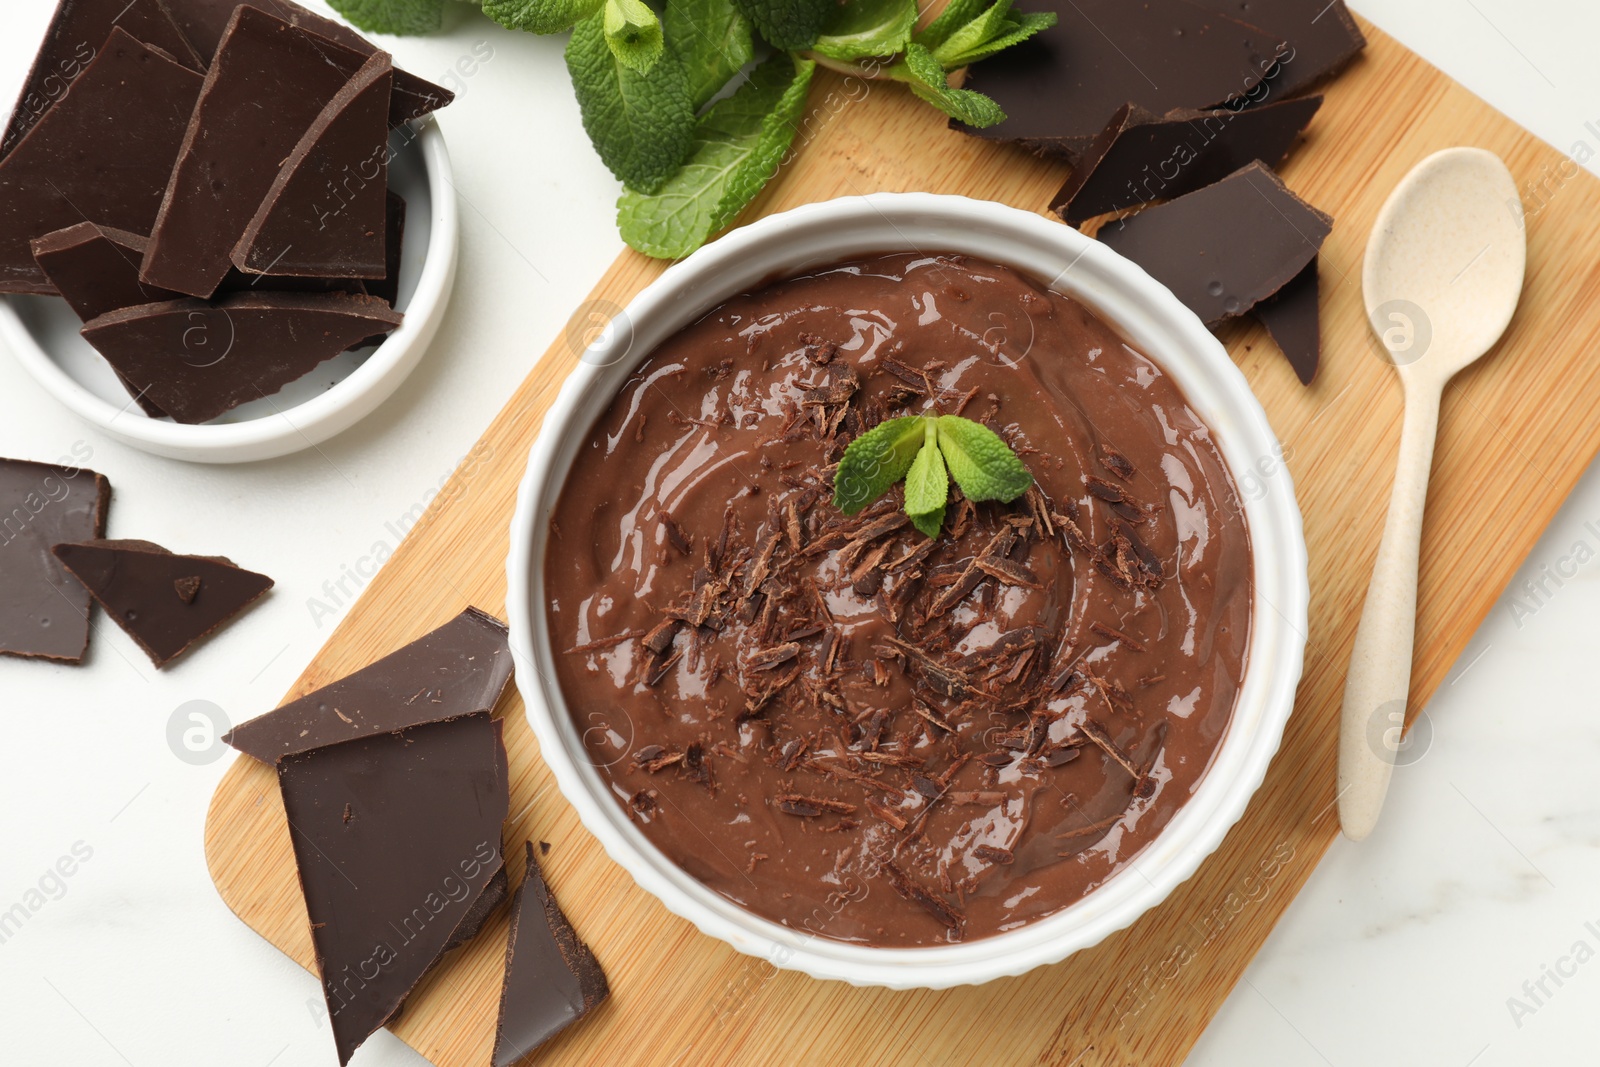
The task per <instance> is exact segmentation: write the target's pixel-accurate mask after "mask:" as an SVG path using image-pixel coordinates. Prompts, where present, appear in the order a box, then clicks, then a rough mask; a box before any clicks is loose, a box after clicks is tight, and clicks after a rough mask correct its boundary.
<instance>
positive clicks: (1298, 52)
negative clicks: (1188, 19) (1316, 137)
mask: <svg viewBox="0 0 1600 1067" xmlns="http://www.w3.org/2000/svg"><path fill="white" fill-rule="evenodd" d="M1193 2H1194V4H1195V5H1196V6H1198V7H1203V8H1205V9H1206V10H1207V11H1214V12H1216V13H1217V14H1219V15H1227V16H1228V17H1229V18H1235V19H1238V20H1239V21H1240V22H1246V23H1249V24H1250V25H1252V26H1259V27H1261V28H1262V29H1263V30H1266V31H1267V32H1268V33H1269V34H1273V35H1276V36H1282V37H1286V38H1288V40H1289V48H1290V51H1289V52H1288V53H1287V54H1286V55H1285V56H1284V57H1283V59H1282V60H1281V61H1280V62H1279V64H1278V69H1277V71H1276V72H1275V73H1274V74H1273V75H1272V77H1271V79H1270V80H1269V81H1268V83H1267V84H1268V86H1269V87H1270V89H1271V91H1272V94H1273V95H1274V96H1278V97H1284V96H1293V95H1295V94H1296V93H1298V92H1300V91H1301V90H1303V89H1306V88H1308V87H1310V86H1312V85H1315V84H1316V83H1317V82H1319V81H1321V80H1322V79H1324V78H1326V77H1327V76H1329V75H1330V74H1336V73H1338V72H1339V71H1341V70H1343V69H1344V68H1345V66H1346V65H1347V64H1349V62H1350V61H1351V60H1352V59H1354V58H1355V57H1356V56H1357V55H1358V54H1359V53H1360V52H1361V50H1362V49H1363V48H1365V47H1366V46H1367V39H1366V37H1364V36H1363V35H1362V33H1361V29H1360V27H1358V26H1357V25H1356V20H1355V19H1353V18H1351V17H1350V11H1349V9H1348V8H1346V7H1345V5H1344V0H1193Z"/></svg>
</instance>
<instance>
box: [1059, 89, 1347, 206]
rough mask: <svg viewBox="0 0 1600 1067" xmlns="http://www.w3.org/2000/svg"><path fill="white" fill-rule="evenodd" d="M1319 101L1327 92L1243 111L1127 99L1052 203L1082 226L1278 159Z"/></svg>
mask: <svg viewBox="0 0 1600 1067" xmlns="http://www.w3.org/2000/svg"><path fill="white" fill-rule="evenodd" d="M1321 106H1322V97H1320V96H1308V97H1305V98H1303V99H1300V100H1285V101H1283V102H1281V103H1275V104H1267V105H1265V106H1263V107H1254V108H1245V109H1243V110H1238V111H1234V110H1231V109H1228V108H1220V109H1218V110H1216V111H1173V112H1170V113H1168V114H1166V115H1156V114H1153V113H1151V112H1149V111H1146V110H1145V109H1144V108H1142V107H1140V106H1139V105H1137V104H1125V105H1123V107H1122V108H1121V109H1120V110H1119V111H1118V112H1117V114H1116V117H1115V118H1113V119H1112V120H1111V123H1110V125H1108V126H1107V127H1106V128H1105V129H1104V130H1102V131H1101V133H1100V136H1099V137H1097V138H1095V141H1094V144H1093V145H1091V146H1090V147H1089V149H1088V151H1086V152H1084V153H1083V156H1082V157H1081V158H1080V159H1079V160H1078V162H1077V164H1076V165H1075V166H1074V167H1073V168H1072V174H1071V176H1070V177H1068V178H1067V181H1066V184H1065V185H1063V186H1062V187H1061V191H1060V192H1058V193H1057V194H1056V197H1055V205H1054V207H1052V208H1051V210H1052V211H1054V212H1055V213H1056V214H1057V215H1060V216H1061V217H1062V218H1063V219H1065V220H1066V221H1067V222H1069V223H1071V224H1072V225H1074V226H1076V225H1078V224H1079V223H1081V222H1085V221H1087V220H1088V219H1091V218H1094V217H1095V216H1096V215H1103V214H1105V213H1106V212H1108V211H1120V210H1122V209H1123V208H1129V207H1136V206H1138V205H1141V204H1148V203H1151V202H1153V201H1157V200H1171V199H1173V198H1174V197H1179V196H1182V195H1184V194H1185V193H1192V192H1194V191H1195V190H1196V189H1201V188H1204V187H1205V186H1207V185H1210V184H1212V183H1213V182H1217V181H1221V180H1222V179H1223V178H1226V177H1227V176H1228V175H1230V174H1232V173H1233V172H1234V171H1236V170H1238V169H1239V168H1240V167H1242V166H1244V165H1245V164H1247V163H1249V162H1251V161H1252V160H1257V159H1259V160H1260V161H1261V162H1263V163H1265V164H1266V165H1267V166H1269V167H1276V166H1277V165H1278V164H1279V163H1281V162H1283V160H1284V157H1286V156H1287V155H1288V154H1289V149H1290V148H1292V147H1293V146H1294V142H1295V139H1296V138H1297V137H1298V136H1299V134H1300V131H1301V130H1304V129H1305V128H1306V125H1307V124H1308V123H1309V122H1310V121H1311V116H1313V115H1315V114H1316V113H1317V109H1318V108H1319V107H1321Z"/></svg>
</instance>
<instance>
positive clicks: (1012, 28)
mask: <svg viewBox="0 0 1600 1067" xmlns="http://www.w3.org/2000/svg"><path fill="white" fill-rule="evenodd" d="M1055 24H1056V13H1055V12H1054V11H1039V12H1023V13H1020V14H1019V13H1016V12H1013V11H1012V10H1011V0H997V2H996V3H995V5H994V6H993V7H991V8H990V9H989V10H987V11H985V12H984V13H983V14H982V15H979V16H978V17H977V18H975V19H973V20H972V21H971V22H969V23H967V24H966V25H965V26H962V27H961V28H960V29H958V30H956V31H955V33H953V34H951V35H950V38H949V39H948V40H946V41H945V42H944V43H943V44H941V45H939V46H938V47H937V48H935V49H933V56H934V58H935V59H937V60H938V61H939V62H940V64H941V65H943V67H944V68H945V69H946V70H955V69H956V68H957V67H965V66H968V65H970V64H973V63H976V62H977V61H978V60H980V59H985V58H987V57H989V56H992V55H994V54H995V53H996V52H999V51H1001V50H1002V49H1006V48H1010V47H1011V46H1012V45H1014V44H1020V43H1021V42H1023V41H1026V40H1027V39H1028V38H1029V37H1032V36H1033V35H1034V34H1036V33H1038V32H1039V31H1040V30H1043V29H1048V28H1049V27H1051V26H1054V25H1055Z"/></svg>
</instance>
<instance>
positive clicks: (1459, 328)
mask: <svg viewBox="0 0 1600 1067" xmlns="http://www.w3.org/2000/svg"><path fill="white" fill-rule="evenodd" d="M1526 261H1527V241H1526V238H1525V236H1524V233H1523V220H1522V212H1521V201H1520V200H1519V199H1518V196H1517V184H1516V181H1515V180H1514V179H1513V178H1512V177H1511V172H1510V171H1508V170H1507V169H1506V165H1505V164H1504V163H1503V162H1501V160H1500V157H1499V156H1496V155H1494V154H1493V153H1492V152H1485V151H1483V150H1482V149H1478V148H1447V149H1445V150H1444V151H1443V152H1437V153H1435V154H1434V155H1431V156H1429V157H1428V158H1427V159H1425V160H1423V161H1422V162H1421V163H1419V164H1417V166H1416V167H1415V168H1414V169H1413V170H1412V171H1411V173H1409V174H1407V175H1406V176H1405V178H1403V179H1402V180H1401V182H1400V184H1399V185H1398V186H1397V187H1396V188H1395V191H1394V192H1393V193H1392V194H1390V196H1389V199H1388V201H1387V202H1386V203H1385V204H1384V205H1383V210H1382V211H1380V212H1379V213H1378V221H1377V222H1376V224H1374V225H1373V227H1372V235H1371V236H1370V237H1369V238H1368V239H1367V257H1366V262H1365V264H1364V265H1363V267H1362V272H1361V288H1362V292H1363V294H1364V296H1365V298H1366V305H1367V319H1368V321H1369V322H1371V324H1372V329H1373V332H1375V333H1376V334H1377V335H1378V339H1379V340H1380V341H1381V342H1382V344H1383V348H1384V350H1385V351H1386V352H1387V354H1388V356H1389V359H1390V361H1391V362H1392V363H1393V364H1394V367H1395V370H1396V371H1397V372H1398V373H1399V375H1400V384H1401V386H1402V388H1403V389H1404V391H1405V425H1404V428H1403V429H1402V431H1401V434H1400V459H1399V464H1398V467H1397V469H1396V471H1395V478H1394V489H1393V492H1392V495H1391V496H1390V498H1389V517H1388V520H1387V522H1386V523H1385V525H1384V528H1383V541H1382V543H1381V544H1379V546H1378V559H1377V562H1376V563H1375V564H1374V565H1373V568H1372V583H1371V584H1370V585H1369V586H1368V587H1367V600H1366V606H1365V608H1364V609H1363V610H1362V612H1361V624H1360V626H1358V627H1357V629H1356V643H1355V650H1354V651H1353V652H1352V653H1351V655H1350V673H1349V675H1348V676H1347V677H1346V679H1345V686H1344V711H1343V714H1342V718H1341V722H1340V732H1339V825H1340V826H1341V827H1342V828H1343V829H1344V833H1345V836H1346V837H1348V838H1350V839H1351V840H1354V841H1360V840H1361V839H1362V838H1364V837H1366V836H1367V835H1368V834H1369V833H1371V832H1372V828H1373V826H1374V825H1376V823H1377V821H1378V812H1379V811H1380V810H1381V809H1382V807H1383V797H1384V794H1385V793H1386V792H1387V791H1388V789H1389V778H1390V775H1391V774H1392V773H1393V771H1394V762H1395V754H1396V753H1397V752H1398V750H1399V742H1400V735H1401V731H1402V730H1403V729H1404V726H1405V708H1406V696H1407V693H1408V692H1409V690H1410V688H1411V644H1412V639H1413V636H1414V630H1415V627H1416V616H1417V554H1418V549H1419V547H1420V543H1421V539H1422V511H1423V502H1424V500H1425V499H1426V498H1427V493H1428V474H1429V470H1430V468H1431V466H1432V463H1433V443H1434V436H1435V433H1436V432H1437V430H1438V427H1439V399H1440V397H1441V396H1442V395H1443V393H1444V387H1445V385H1446V383H1448V382H1449V381H1450V378H1451V376H1452V375H1454V374H1455V373H1456V371H1458V370H1460V369H1461V368H1463V367H1465V366H1466V365H1467V364H1469V363H1471V362H1472V361H1473V360H1475V359H1477V358H1478V357H1479V356H1481V355H1483V354H1484V353H1485V352H1487V351H1488V350H1489V349H1490V348H1491V347H1492V346H1493V345H1494V343H1495V342H1496V341H1497V340H1499V339H1500V335H1501V334H1502V333H1504V332H1505V328H1506V324H1507V323H1509V322H1510V321H1511V314H1512V312H1513V311H1515V310H1516V307H1517V299H1518V297H1520V296H1521V293H1522V275H1523V268H1524V266H1525V265H1526Z"/></svg>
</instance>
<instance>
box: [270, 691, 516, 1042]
mask: <svg viewBox="0 0 1600 1067" xmlns="http://www.w3.org/2000/svg"><path fill="white" fill-rule="evenodd" d="M278 788H279V789H280V791H281V792H282V794H283V807H284V813H285V815H286V816H287V819H288V823H289V828H290V834H289V836H290V840H291V842H292V843H293V845H294V855H295V864H296V866H297V868H298V869H299V875H300V890H301V893H302V894H303V895H304V897H305V904H306V913H307V916H308V917H309V918H310V920H311V940H312V944H313V946H314V948H315V951H316V958H317V970H318V972H319V974H320V976H321V979H322V991H323V996H324V998H325V999H326V1001H327V1005H328V1014H329V1020H330V1022H331V1023H332V1027H333V1038H334V1045H335V1047H336V1049H337V1050H338V1054H339V1062H340V1063H341V1064H344V1063H348V1062H349V1060H350V1056H351V1054H352V1053H354V1052H355V1050H356V1048H357V1047H358V1046H359V1045H360V1044H361V1043H362V1042H363V1041H365V1040H366V1039H367V1038H368V1037H369V1036H370V1035H371V1034H372V1033H373V1032H374V1031H376V1030H377V1029H378V1028H379V1027H380V1026H383V1025H384V1024H385V1023H386V1022H388V1021H389V1020H390V1019H392V1018H393V1017H394V1016H395V1015H396V1014H397V1013H398V1011H399V1010H400V1008H401V1006H402V1005H403V1004H404V1002H405V999H406V997H407V996H408V995H409V994H410V993H411V991H412V989H413V988H415V987H416V985H417V983H418V982H419V981H420V980H421V979H422V977H423V976H424V975H426V974H427V973H428V971H429V970H431V969H432V968H433V966H434V965H435V964H436V963H437V962H438V961H439V959H440V957H441V956H442V955H443V954H444V952H445V951H446V948H447V946H449V945H450V944H451V943H452V940H455V939H456V938H455V935H456V932H457V931H458V930H460V929H462V928H463V924H465V926H466V927H470V926H471V925H472V921H471V920H472V918H473V917H474V916H476V915H478V914H479V913H481V911H482V909H481V908H480V907H479V905H478V901H479V899H480V898H481V897H482V896H483V894H484V891H485V890H486V889H487V888H488V887H489V886H490V884H491V883H492V882H493V881H494V880H495V878H496V876H497V875H498V873H499V872H500V871H501V870H502V869H503V867H504V865H505V864H504V860H503V858H502V856H501V851H500V850H501V839H500V833H501V823H503V822H504V821H505V817H506V814H507V811H508V809H509V807H510V790H509V781H508V774H507V770H506V750H505V743H504V741H503V740H502V738H501V724H500V723H499V722H498V721H496V720H494V719H491V718H490V717H489V714H488V712H477V713H475V714H471V715H464V716H461V717H459V718H455V719H449V720H445V721H442V722H430V723H423V724H421V725H418V726H411V727H408V728H407V729H405V730H402V731H399V732H397V733H383V734H375V735H372V736H368V737H358V738H356V739H354V740H351V741H343V742H340V743H339V744H334V745H326V746H324V747H322V748H315V749H312V750H310V751H308V752H300V753H296V754H295V755H292V756H288V757H286V758H284V759H283V760H281V761H280V762H279V763H278ZM479 924H480V925H481V920H480V921H479Z"/></svg>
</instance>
